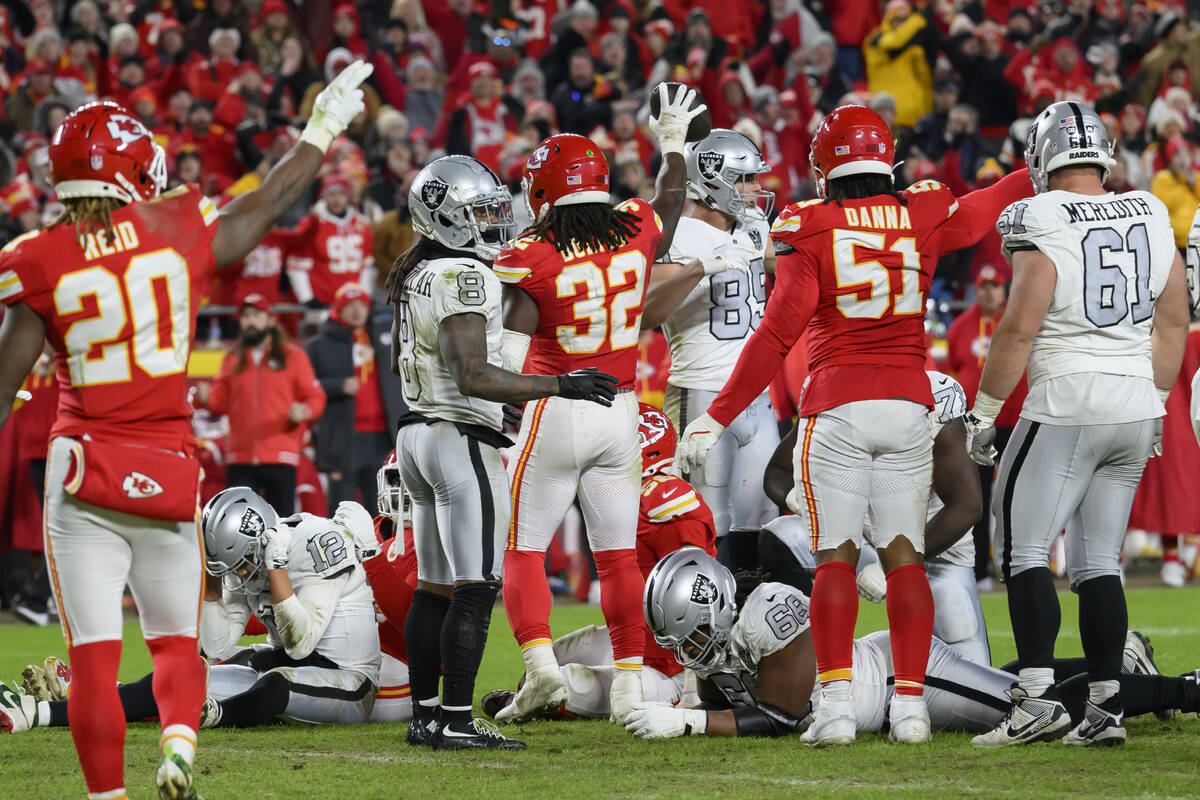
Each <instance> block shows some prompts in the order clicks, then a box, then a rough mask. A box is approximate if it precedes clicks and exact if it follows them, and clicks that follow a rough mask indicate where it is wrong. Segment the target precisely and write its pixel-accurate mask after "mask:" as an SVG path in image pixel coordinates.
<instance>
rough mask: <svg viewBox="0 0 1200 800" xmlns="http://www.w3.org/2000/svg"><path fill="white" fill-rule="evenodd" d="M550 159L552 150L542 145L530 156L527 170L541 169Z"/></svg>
mask: <svg viewBox="0 0 1200 800" xmlns="http://www.w3.org/2000/svg"><path fill="white" fill-rule="evenodd" d="M549 157H550V148H549V147H547V146H546V145H541V146H540V147H538V148H537V149H536V150H534V151H533V152H532V153H530V154H529V161H528V162H526V164H525V168H526V169H540V168H541V166H542V164H545V163H546V159H547V158H549Z"/></svg>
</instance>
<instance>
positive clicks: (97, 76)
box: [55, 28, 104, 105]
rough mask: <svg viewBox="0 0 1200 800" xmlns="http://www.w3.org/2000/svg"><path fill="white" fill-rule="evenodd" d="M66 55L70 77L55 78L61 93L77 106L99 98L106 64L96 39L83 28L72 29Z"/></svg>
mask: <svg viewBox="0 0 1200 800" xmlns="http://www.w3.org/2000/svg"><path fill="white" fill-rule="evenodd" d="M66 55H67V66H66V69H67V70H69V72H70V75H64V76H62V77H56V78H55V84H56V86H57V87H58V89H59V91H61V92H63V94H64V96H66V97H68V98H70V99H71V101H72V102H73V103H75V104H76V105H79V104H82V103H86V102H90V101H92V100H95V99H96V98H98V97H99V96H100V80H101V78H102V77H103V67H104V62H103V60H102V59H101V58H100V48H99V46H98V45H97V44H96V39H95V38H94V37H93V36H92V34H90V33H88V32H87V31H85V30H84V29H83V28H72V29H71V30H70V32H69V33H68V34H67V52H66ZM60 69H63V68H62V67H60Z"/></svg>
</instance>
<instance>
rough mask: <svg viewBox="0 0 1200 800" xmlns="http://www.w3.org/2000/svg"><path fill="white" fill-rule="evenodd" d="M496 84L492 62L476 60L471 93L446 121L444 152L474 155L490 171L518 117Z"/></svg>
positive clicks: (514, 127)
mask: <svg viewBox="0 0 1200 800" xmlns="http://www.w3.org/2000/svg"><path fill="white" fill-rule="evenodd" d="M589 59H590V56H589ZM499 85H500V84H499V75H498V73H497V71H496V68H495V67H494V66H492V65H491V63H489V62H487V61H478V62H476V63H475V64H472V65H471V89H470V94H469V95H468V97H467V98H466V99H465V101H464V102H463V103H462V104H461V105H459V106H458V108H456V109H455V110H454V112H453V113H452V114H451V115H450V117H449V119H448V120H447V123H446V153H447V154H449V155H469V156H474V157H475V158H477V159H479V160H480V161H482V162H483V163H484V164H486V165H487V166H488V167H490V168H491V169H492V170H497V169H499V167H500V150H501V148H503V146H504V142H505V139H506V138H507V137H508V136H510V135H512V134H515V133H516V131H517V128H518V126H519V120H518V118H517V116H516V115H515V114H514V113H513V112H512V111H511V110H510V109H509V108H508V107H507V106H506V105H505V104H504V101H503V99H502V98H501V97H500V95H499V94H498V92H497V88H498V87H499Z"/></svg>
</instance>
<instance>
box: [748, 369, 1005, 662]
mask: <svg viewBox="0 0 1200 800" xmlns="http://www.w3.org/2000/svg"><path fill="white" fill-rule="evenodd" d="M928 375H929V383H930V388H931V389H932V390H933V401H934V407H933V409H932V410H931V411H930V412H929V425H930V430H929V433H930V436H932V438H933V487H932V488H933V491H932V492H931V493H930V497H929V512H928V517H927V521H926V523H925V548H926V553H925V572H926V574H927V575H928V576H929V588H930V591H931V592H932V593H933V609H934V611H933V635H934V636H936V637H937V638H938V639H940V640H942V642H944V643H946V644H947V645H949V646H950V647H951V648H952V649H953V650H954V651H955V652H956V653H958V654H959V655H961V656H963V657H964V658H969V659H971V660H972V661H976V662H978V663H980V664H990V663H991V661H992V658H991V649H990V648H989V647H988V639H987V626H986V623H985V622H984V619H983V609H982V607H981V606H980V604H979V589H978V587H977V585H976V583H975V574H974V564H975V561H974V559H975V543H974V540H973V539H972V536H971V530H972V526H974V524H975V523H976V522H977V521H978V520H979V517H980V515H981V514H982V513H983V499H982V494H981V492H980V487H979V473H978V470H976V469H974V465H973V464H972V462H971V460H970V458H969V457H968V456H967V453H966V449H965V447H964V443H965V441H966V428H965V427H964V425H963V422H962V417H963V416H964V415H965V414H966V413H967V397H966V393H965V392H964V391H963V388H962V386H960V385H959V384H958V381H956V380H954V378H951V377H950V376H949V375H946V374H943V373H941V372H935V371H929V372H928ZM795 444H796V431H795V430H793V431H792V432H791V433H790V434H788V436H786V437H784V439H783V441H782V442H780V444H779V448H778V449H777V450H776V452H775V455H774V456H773V457H772V459H771V463H770V464H769V465H768V467H767V472H766V475H765V476H764V478H763V484H764V487H765V489H766V491H767V495H768V496H769V497H771V498H772V500H773V501H774V502H777V503H779V504H780V505H781V506H783V505H784V504H785V503H788V504H789V505H788V507H790V502H791V501H793V499H794V495H792V496H791V497H790V498H789V497H788V495H789V493H790V492H792V491H793V490H794V488H795V482H794V481H793V479H792V451H793V450H794V449H795ZM864 524H865V527H866V532H865V535H866V536H867V538H868V539H870V521H869V520H867V521H865V523H864ZM759 552H760V556H761V558H762V563H763V565H764V568H765V569H766V570H767V571H768V572H769V573H770V574H771V575H773V576H775V577H777V578H778V579H779V580H783V581H785V582H788V583H791V584H792V585H793V586H796V588H798V589H800V590H801V591H804V590H805V589H806V588H809V587H811V586H812V577H811V574H812V573H813V571H815V570H816V559H815V557H814V556H813V554H812V549H811V545H810V542H809V534H808V530H807V528H806V527H805V526H804V525H803V518H802V517H801V516H798V515H788V516H783V517H779V518H778V519H775V520H772V521H771V522H769V523H768V524H767V525H765V526H764V527H763V532H762V533H761V534H760V536H759ZM789 564H793V565H795V567H798V568H799V569H800V570H802V572H801V573H799V574H797V571H796V570H795V569H791V570H789V566H788V565H789ZM855 569H856V571H857V580H858V587H859V594H860V595H862V596H863V597H865V598H867V599H868V600H871V601H872V602H875V603H878V602H882V601H883V599H884V597H885V593H886V591H887V583H886V581H885V580H884V576H883V571H882V569H881V568H880V566H879V559H878V556H876V555H875V554H874V553H873V552H870V549H869V548H866V549H864V550H863V553H862V556H861V557H860V558H859V563H858V565H857V567H856V568H855Z"/></svg>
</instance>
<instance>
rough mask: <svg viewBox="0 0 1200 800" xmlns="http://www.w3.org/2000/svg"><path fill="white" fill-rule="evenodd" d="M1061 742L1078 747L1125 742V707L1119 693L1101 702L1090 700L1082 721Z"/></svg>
mask: <svg viewBox="0 0 1200 800" xmlns="http://www.w3.org/2000/svg"><path fill="white" fill-rule="evenodd" d="M1062 741H1063V744H1070V745H1076V746H1080V747H1112V746H1113V745H1119V744H1125V709H1124V708H1123V707H1122V706H1121V698H1120V696H1119V695H1115V694H1114V695H1113V696H1112V697H1110V698H1108V699H1107V700H1105V701H1104V702H1103V703H1100V704H1098V705H1097V704H1096V703H1093V702H1092V701H1091V700H1088V702H1087V708H1086V710H1085V711H1084V714H1083V722H1080V723H1079V724H1078V725H1076V726H1075V728H1074V729H1073V730H1072V731H1071V732H1070V733H1068V734H1067V735H1066V736H1064V737H1063V738H1062Z"/></svg>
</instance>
